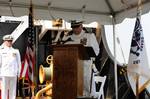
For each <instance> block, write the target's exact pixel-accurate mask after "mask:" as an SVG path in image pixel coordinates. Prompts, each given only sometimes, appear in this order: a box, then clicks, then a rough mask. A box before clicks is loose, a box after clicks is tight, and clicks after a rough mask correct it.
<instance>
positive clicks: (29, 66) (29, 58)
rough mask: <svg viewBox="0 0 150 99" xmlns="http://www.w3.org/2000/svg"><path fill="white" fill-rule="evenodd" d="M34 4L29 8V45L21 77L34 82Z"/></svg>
mask: <svg viewBox="0 0 150 99" xmlns="http://www.w3.org/2000/svg"><path fill="white" fill-rule="evenodd" d="M32 14H33V13H32V5H31V7H30V9H29V28H28V34H27V47H26V53H25V55H24V59H23V62H22V70H21V74H20V76H21V77H24V78H25V79H27V80H29V81H30V82H31V83H32V84H33V80H34V65H35V51H34V41H35V40H34V39H35V31H34V26H33V16H32Z"/></svg>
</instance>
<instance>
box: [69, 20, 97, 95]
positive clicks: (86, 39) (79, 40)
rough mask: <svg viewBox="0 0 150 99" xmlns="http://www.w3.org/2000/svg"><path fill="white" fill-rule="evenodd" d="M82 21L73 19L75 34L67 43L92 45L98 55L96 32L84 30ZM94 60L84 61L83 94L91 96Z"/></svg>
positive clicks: (72, 24)
mask: <svg viewBox="0 0 150 99" xmlns="http://www.w3.org/2000/svg"><path fill="white" fill-rule="evenodd" d="M82 23H83V22H82V21H76V20H74V21H72V22H71V28H72V32H73V34H71V35H70V36H69V37H70V39H71V41H69V42H67V44H83V45H84V46H88V47H92V48H93V50H94V52H95V54H96V56H97V55H98V54H99V50H100V49H99V44H98V42H97V40H96V37H95V34H94V33H86V32H85V31H84V30H83V25H82ZM91 66H92V60H85V61H84V68H83V69H84V88H83V89H84V90H83V95H84V96H87V97H89V96H90V95H91V93H90V86H91V73H92V67H91Z"/></svg>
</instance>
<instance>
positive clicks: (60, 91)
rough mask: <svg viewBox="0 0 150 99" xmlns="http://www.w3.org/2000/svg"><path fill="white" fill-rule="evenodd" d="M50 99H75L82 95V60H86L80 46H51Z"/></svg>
mask: <svg viewBox="0 0 150 99" xmlns="http://www.w3.org/2000/svg"><path fill="white" fill-rule="evenodd" d="M52 47H53V58H54V70H53V89H52V92H53V94H52V99H76V97H77V96H82V95H83V60H84V59H86V58H88V57H87V56H86V53H85V49H84V46H83V45H81V44H67V45H53V46H52Z"/></svg>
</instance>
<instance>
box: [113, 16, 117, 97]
mask: <svg viewBox="0 0 150 99" xmlns="http://www.w3.org/2000/svg"><path fill="white" fill-rule="evenodd" d="M112 24H113V43H114V44H113V45H114V75H115V95H116V99H118V77H117V61H116V33H115V32H116V30H115V24H116V20H115V16H112Z"/></svg>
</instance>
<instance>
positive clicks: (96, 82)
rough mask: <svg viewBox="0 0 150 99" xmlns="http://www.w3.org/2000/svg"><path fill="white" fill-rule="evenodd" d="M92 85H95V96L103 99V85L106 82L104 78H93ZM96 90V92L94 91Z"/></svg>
mask: <svg viewBox="0 0 150 99" xmlns="http://www.w3.org/2000/svg"><path fill="white" fill-rule="evenodd" d="M93 79H94V85H95V94H96V96H97V97H98V99H101V96H102V99H104V84H105V80H106V76H103V77H102V76H94V78H93ZM96 89H98V90H96Z"/></svg>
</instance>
